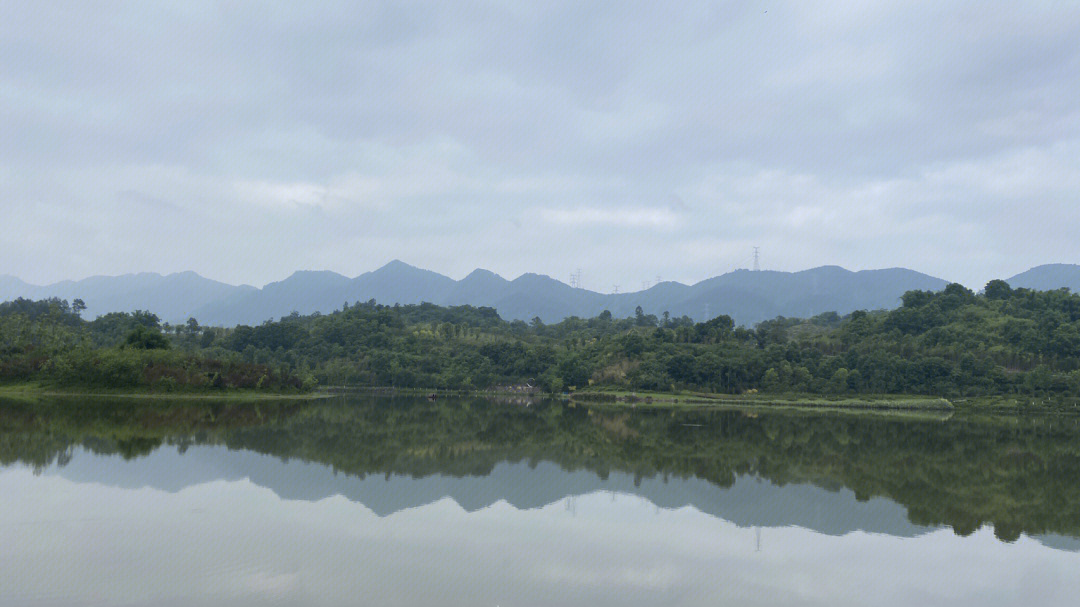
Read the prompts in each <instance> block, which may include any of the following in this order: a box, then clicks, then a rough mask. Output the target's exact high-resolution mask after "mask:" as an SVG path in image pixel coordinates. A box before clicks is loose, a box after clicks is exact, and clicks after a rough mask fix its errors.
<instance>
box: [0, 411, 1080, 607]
mask: <svg viewBox="0 0 1080 607" xmlns="http://www.w3.org/2000/svg"><path fill="white" fill-rule="evenodd" d="M1078 596H1080V418H1077V417H1075V416H1051V415H1045V416H1025V417H1021V418H1015V417H990V416H974V415H960V414H952V415H950V414H936V413H935V414H917V413H910V414H904V413H881V414H876V413H842V412H826V411H800V410H786V411H776V410H773V411H769V410H738V409H724V410H717V409H712V410H699V411H691V410H678V411H671V410H663V409H644V408H638V409H634V410H630V409H624V408H616V407H605V406H585V405H580V404H579V405H576V406H573V405H571V404H569V403H561V402H535V403H532V404H530V405H529V406H524V405H523V404H517V403H512V402H493V401H487V400H482V399H446V400H440V401H438V402H437V403H429V402H427V401H424V400H420V399H398V398H385V397H383V398H374V397H342V398H336V399H333V400H325V401H313V402H296V401H292V402H280V403H266V402H264V403H258V404H224V403H208V402H198V403H193V402H187V403H181V402H175V403H174V402H153V403H146V402H142V403H139V402H136V401H130V400H127V401H114V402H105V401H86V400H45V401H39V402H26V401H0V605H52V604H55V605H72V604H87V605H263V604H285V605H470V606H473V605H481V606H485V605H491V606H495V605H501V606H505V607H511V606H517V605H775V604H800V605H830V606H831V605H957V604H961V605H1018V604H1032V605H1076V604H1077V597H1078Z"/></svg>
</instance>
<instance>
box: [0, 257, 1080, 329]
mask: <svg viewBox="0 0 1080 607" xmlns="http://www.w3.org/2000/svg"><path fill="white" fill-rule="evenodd" d="M1009 282H1010V283H1011V284H1013V285H1014V286H1026V287H1030V288H1037V289H1051V288H1059V287H1063V286H1067V287H1070V288H1072V289H1073V290H1077V291H1080V266H1075V265H1049V266H1039V267H1037V268H1033V269H1031V270H1029V271H1028V272H1024V273H1023V274H1019V275H1017V276H1015V277H1013V278H1011V279H1009ZM946 284H947V283H946V281H944V280H942V279H940V278H934V277H932V276H928V275H926V274H922V273H919V272H915V271H913V270H907V269H903V268H889V269H884V270H863V271H860V272H851V271H849V270H845V269H843V268H840V267H837V266H823V267H820V268H813V269H810V270H804V271H801V272H771V271H762V272H752V271H749V270H737V271H735V272H730V273H728V274H724V275H722V276H716V277H714V278H709V279H707V280H703V281H701V282H699V283H696V284H693V285H685V284H681V283H677V282H670V281H669V282H661V283H659V284H656V285H654V286H653V287H652V288H649V289H646V290H643V291H638V292H632V293H618V294H606V293H597V292H595V291H589V290H586V289H576V288H573V287H571V286H569V285H567V284H565V283H563V282H560V281H558V280H555V279H554V278H551V277H549V276H544V275H541V274H531V273H530V274H523V275H521V276H519V277H517V278H515V279H513V280H507V279H506V278H503V277H501V276H499V275H498V274H495V273H493V272H489V271H487V270H482V269H478V270H475V271H473V272H472V273H470V274H469V275H468V276H466V277H465V278H463V279H461V280H453V279H451V278H448V277H446V276H443V275H441V274H438V273H436V272H432V271H429V270H424V269H421V268H417V267H414V266H411V265H409V264H406V263H404V262H401V261H397V260H395V261H392V262H390V263H388V264H386V265H385V266H383V267H381V268H379V269H377V270H374V271H372V272H367V273H365V274H361V275H360V276H357V277H356V278H349V277H346V276H342V275H341V274H337V273H334V272H314V271H304V272H296V273H294V274H293V275H292V276H289V277H288V278H286V279H284V280H281V281H278V282H273V283H270V284H268V285H266V286H265V287H263V288H261V289H256V288H254V287H250V286H239V287H236V286H232V285H227V284H224V283H220V282H216V281H213V280H209V279H206V278H203V277H201V276H199V275H197V274H195V273H193V272H183V273H179V274H169V275H167V276H162V275H160V274H127V275H123V276H95V277H91V278H87V279H84V280H79V281H64V282H59V283H56V284H54V285H49V286H45V287H38V286H34V285H28V284H26V283H25V282H23V281H21V280H19V279H18V278H15V277H11V276H0V297H2V298H3V299H5V300H7V299H13V298H15V297H19V296H22V297H31V298H41V297H47V296H56V297H62V298H64V299H68V300H69V301H70V300H72V299H74V298H76V297H80V298H82V299H83V300H84V301H85V302H86V303H87V306H88V310H87V316H88V317H94V316H96V315H98V314H102V313H104V312H109V311H115V310H125V311H130V310H134V309H137V308H140V309H148V310H152V311H154V312H155V313H157V314H158V315H159V316H161V317H162V319H163V320H167V321H169V322H174V323H175V322H183V321H184V320H186V319H187V318H188V317H190V316H194V317H195V318H197V319H198V320H199V321H200V322H202V323H203V324H214V325H224V326H231V325H236V324H257V323H261V322H263V321H265V320H267V319H276V318H280V317H282V316H286V315H288V314H290V313H291V312H293V311H296V312H299V313H301V314H310V313H312V312H316V311H318V312H322V313H330V312H333V311H334V310H339V309H341V306H342V304H344V303H345V302H349V303H354V302H357V301H368V300H371V299H374V300H375V301H377V302H379V303H384V304H394V303H401V304H411V303H420V302H424V301H426V302H431V303H434V304H439V305H462V304H469V305H474V306H489V307H493V308H495V309H496V310H498V311H499V314H500V315H501V316H502V317H503V318H506V319H508V320H512V319H520V320H525V321H529V320H531V319H532V318H534V317H540V319H541V320H543V321H544V322H547V323H551V322H558V321H560V320H562V319H563V318H566V317H567V316H580V317H583V318H584V317H591V316H595V315H597V314H599V313H600V312H602V311H604V310H610V311H611V312H612V314H614V315H615V316H616V317H626V316H632V315H633V314H634V311H635V309H636V308H637V307H638V306H641V308H642V309H643V310H644V311H645V312H646V313H647V314H656V315H657V316H659V315H661V314H663V313H664V312H665V311H667V312H669V313H670V314H671V315H672V316H682V315H687V316H690V317H691V318H693V319H694V320H698V321H700V320H703V319H705V318H706V316H709V317H714V316H717V315H720V314H728V315H730V316H731V317H732V318H734V319H735V320H736V322H738V323H739V324H743V325H752V324H754V323H757V322H760V321H762V320H768V319H771V318H775V317H777V316H788V317H806V316H813V315H815V314H820V313H822V312H829V311H835V312H838V313H840V314H846V313H849V312H852V311H854V310H875V309H887V308H894V307H896V306H897V305H899V303H900V296H901V295H902V294H903V293H905V292H906V291H909V290H912V289H924V290H939V289H942V288H944V287H945V285H946Z"/></svg>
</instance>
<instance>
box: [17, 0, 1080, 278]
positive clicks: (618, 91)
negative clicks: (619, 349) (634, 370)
mask: <svg viewBox="0 0 1080 607" xmlns="http://www.w3.org/2000/svg"><path fill="white" fill-rule="evenodd" d="M358 4H362V5H361V6H357V5H358ZM315 5H318V7H319V8H314V6H315ZM540 5H543V7H541V6H540ZM290 7H291V8H290ZM673 7H677V8H673ZM0 205H2V207H3V209H2V210H3V214H2V220H0V225H2V229H3V238H2V239H0V274H12V275H15V276H18V277H20V278H23V279H24V280H27V281H29V282H34V283H39V284H40V283H46V282H52V281H55V280H60V279H66V278H81V277H85V276H88V275H93V274H119V273H125V272H135V271H155V272H163V273H166V272H174V271H182V270H195V271H197V272H199V273H201V274H203V275H205V276H208V277H211V278H215V279H218V280H224V281H228V282H246V283H249V284H255V285H262V284H264V283H266V282H268V281H272V280H279V279H281V278H284V277H285V276H288V275H289V274H291V273H292V272H293V271H295V270H299V269H329V270H334V271H337V272H340V273H343V274H346V275H349V276H355V275H357V274H360V273H362V272H365V271H368V270H371V269H374V268H376V267H378V266H381V265H383V264H384V263H386V262H387V261H389V260H391V259H394V258H399V259H401V260H403V261H406V262H408V263H411V264H413V265H417V266H421V267H425V268H430V269H433V270H436V271H439V272H442V273H445V274H448V275H450V276H452V277H455V278H460V277H462V276H464V275H465V274H467V273H468V272H469V271H470V270H472V269H473V268H476V267H483V268H488V269H490V270H493V271H495V272H498V273H500V274H502V275H504V276H506V277H508V278H514V277H516V276H518V275H519V274H521V273H523V272H530V271H531V272H540V273H545V274H549V275H551V276H554V277H556V278H559V279H561V280H564V281H565V280H568V277H569V274H570V272H571V271H573V270H574V269H576V268H581V270H582V282H583V283H584V286H585V287H587V288H591V289H594V290H599V291H610V290H611V289H612V287H613V286H614V285H615V284H620V285H621V287H620V290H622V291H627V290H635V289H638V288H640V287H641V283H642V282H643V281H645V280H650V281H651V280H654V279H655V277H656V276H661V277H663V279H665V280H667V279H672V280H680V281H683V282H694V281H697V280H701V279H703V278H706V277H709V276H713V275H717V274H721V273H724V272H727V271H730V270H732V269H735V268H738V267H748V266H749V265H750V264H751V263H752V262H751V255H752V247H754V246H760V247H761V264H762V267H763V268H765V269H777V270H801V269H806V268H809V267H814V266H818V265H824V264H835V265H841V266H844V267H847V268H850V269H865V268H881V267H894V266H904V267H910V268H913V269H916V270H920V271H923V272H927V273H930V274H934V275H937V276H941V277H943V278H946V279H950V280H958V281H961V282H964V283H966V284H968V285H970V286H973V287H978V286H981V285H982V284H983V283H985V281H986V280H988V279H990V278H994V277H1004V276H1009V275H1012V274H1015V273H1017V272H1019V271H1022V270H1025V269H1027V268H1028V267H1031V266H1033V265H1037V264H1041V263H1048V262H1069V263H1080V3H1073V2H1046V3H1042V2H987V1H985V0H983V1H978V2H928V3H916V2H910V1H903V2H887V1H881V2H872V3H869V2H862V1H858V2H840V1H837V0H830V1H828V2H823V3H820V4H815V3H811V2H802V1H800V2H791V3H787V2H773V1H752V2H708V3H693V2H678V3H666V2H652V3H641V4H638V3H633V2H627V1H619V2H612V3H582V2H580V1H572V2H566V3H554V2H553V3H523V2H513V3H500V2H478V3H475V4H471V3H465V2H431V3H415V4H414V3H404V2H400V3H386V4H384V3H357V2H352V1H349V2H342V3H340V4H335V3H332V2H318V3H290V4H289V5H285V6H284V7H282V8H280V9H274V10H271V9H270V8H269V6H268V5H266V4H265V3H262V2H260V3H253V4H245V3H238V2H229V3H223V4H202V3H199V2H193V1H191V0H184V1H183V2H178V3H176V4H175V5H174V6H169V5H167V4H166V3H163V2H139V3H131V4H127V5H119V4H117V5H114V4H99V3H89V2H74V3H71V4H68V5H64V4H62V3H45V2H15V1H5V2H3V3H2V4H0Z"/></svg>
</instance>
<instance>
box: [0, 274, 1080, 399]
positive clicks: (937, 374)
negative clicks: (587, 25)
mask: <svg viewBox="0 0 1080 607" xmlns="http://www.w3.org/2000/svg"><path fill="white" fill-rule="evenodd" d="M78 303H79V304H80V305H81V302H78ZM79 307H80V306H77V305H68V303H67V302H66V301H63V300H57V299H49V300H42V301H28V300H22V299H20V300H15V301H12V302H6V303H3V304H0V381H8V382H16V381H40V382H53V383H56V384H59V385H71V386H105V387H135V386H141V387H148V388H152V389H162V390H183V389H212V388H242V389H246V388H254V389H267V390H281V389H289V390H306V389H311V388H313V387H315V386H318V385H323V386H327V385H350V386H394V387H400V388H425V389H437V388H440V389H441V388H445V389H465V390H483V389H489V388H492V387H495V386H505V385H515V384H517V385H529V386H534V387H536V388H537V389H540V390H543V391H547V392H554V393H557V392H563V391H567V390H581V389H584V388H587V387H591V388H594V389H603V388H610V389H625V390H650V391H661V392H665V391H680V390H689V391H701V392H711V393H725V394H740V393H745V392H747V391H755V390H756V391H759V392H768V393H806V394H901V393H906V394H925V395H936V396H945V397H955V396H981V395H1005V394H1023V395H1033V396H1034V395H1039V396H1042V395H1046V396H1050V395H1063V396H1080V296H1078V295H1074V294H1071V293H1069V292H1068V291H1067V290H1065V289H1062V290H1056V291H1033V290H1028V289H1012V288H1010V287H1009V285H1008V284H1006V283H1005V282H1003V281H1000V280H995V281H991V282H990V283H988V284H987V285H986V288H985V289H984V290H983V291H982V292H981V293H974V292H972V291H971V290H970V289H967V288H966V287H963V286H962V285H959V284H951V285H949V286H947V287H946V288H945V289H944V290H943V291H939V292H931V291H910V292H908V293H906V294H905V295H904V296H903V297H902V300H901V305H900V307H898V308H896V309H894V310H886V311H856V312H853V313H851V314H848V315H845V316H840V315H838V314H836V313H825V314H821V315H818V316H815V317H813V318H807V319H795V318H782V317H781V318H776V319H774V320H771V321H766V322H762V323H759V324H758V325H757V326H755V327H739V326H736V325H735V323H734V322H733V321H732V319H731V318H730V317H728V316H725V315H721V316H718V317H716V318H712V319H710V320H708V321H706V322H699V323H695V322H694V321H692V320H691V319H690V318H688V317H685V316H682V317H671V316H670V315H669V314H667V313H664V314H662V315H660V316H656V315H652V314H646V313H644V311H643V310H641V308H638V309H637V311H636V314H635V315H634V316H632V317H629V318H614V317H613V316H612V314H611V313H610V312H606V311H605V312H603V313H601V314H600V315H598V316H596V317H594V318H578V317H570V318H567V319H565V320H563V321H561V322H559V323H554V324H545V323H543V322H542V321H541V320H540V319H539V318H534V319H533V320H532V322H529V323H526V322H523V321H520V320H515V321H506V320H504V319H502V318H500V317H499V315H498V313H497V312H496V311H495V310H494V309H492V308H485V307H472V306H453V307H442V306H436V305H433V304H426V303H425V304H419V305H405V306H402V305H394V306H388V305H381V304H377V303H376V302H374V301H367V302H356V303H352V304H349V303H346V304H345V305H343V306H342V309H340V310H337V311H334V312H332V313H329V314H319V313H315V314H310V315H300V314H297V313H293V314H291V315H289V316H286V317H283V318H280V319H278V320H269V321H267V322H265V323H262V324H260V325H256V326H246V325H241V326H237V327H233V328H221V327H205V326H201V325H200V324H199V323H198V321H197V320H195V319H190V320H189V321H188V322H187V323H183V324H180V325H176V326H169V325H166V324H163V323H161V322H160V321H159V319H158V317H157V316H155V315H154V314H152V313H150V312H146V311H135V312H133V313H125V312H116V313H111V314H107V315H104V316H101V317H98V318H96V319H94V320H92V321H88V320H84V319H82V318H81V317H80V312H81V310H80V309H79Z"/></svg>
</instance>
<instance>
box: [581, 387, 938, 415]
mask: <svg viewBox="0 0 1080 607" xmlns="http://www.w3.org/2000/svg"><path fill="white" fill-rule="evenodd" d="M571 399H572V400H577V401H583V402H601V403H602V402H608V403H615V404H628V405H634V406H638V405H641V406H657V407H676V406H692V407H701V406H708V405H754V406H784V407H823V408H842V409H920V410H937V411H948V410H952V409H953V408H954V406H953V404H952V403H951V402H949V401H948V400H946V399H944V398H935V397H930V396H907V395H893V394H883V395H853V396H822V395H818V394H813V395H808V394H712V393H707V392H642V391H637V392H630V391H618V390H610V391H607V390H596V391H592V390H585V391H580V392H575V393H574V394H573V395H571Z"/></svg>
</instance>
